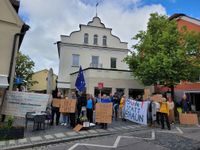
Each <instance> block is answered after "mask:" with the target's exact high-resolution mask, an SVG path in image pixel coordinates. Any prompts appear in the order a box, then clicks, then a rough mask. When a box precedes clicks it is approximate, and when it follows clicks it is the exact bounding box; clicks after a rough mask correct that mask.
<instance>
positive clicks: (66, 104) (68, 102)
mask: <svg viewBox="0 0 200 150" xmlns="http://www.w3.org/2000/svg"><path fill="white" fill-rule="evenodd" d="M59 111H60V112H62V113H75V111H76V100H75V99H62V100H61V101H60V110H59Z"/></svg>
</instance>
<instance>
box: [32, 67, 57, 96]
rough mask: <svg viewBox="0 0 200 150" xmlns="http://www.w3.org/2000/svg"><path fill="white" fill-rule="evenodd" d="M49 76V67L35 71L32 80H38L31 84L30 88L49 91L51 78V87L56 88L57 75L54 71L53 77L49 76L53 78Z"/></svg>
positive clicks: (42, 91)
mask: <svg viewBox="0 0 200 150" xmlns="http://www.w3.org/2000/svg"><path fill="white" fill-rule="evenodd" d="M48 77H49V70H48V69H44V70H40V71H37V72H35V73H34V74H33V76H32V80H33V81H36V82H37V83H36V84H34V85H33V86H31V87H30V89H29V90H30V91H33V92H38V93H47V89H48V81H49V80H50V81H49V82H52V83H50V86H51V89H52V90H55V88H56V79H57V75H55V74H53V73H52V77H49V78H51V79H48Z"/></svg>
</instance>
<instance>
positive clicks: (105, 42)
mask: <svg viewBox="0 0 200 150" xmlns="http://www.w3.org/2000/svg"><path fill="white" fill-rule="evenodd" d="M106 45H107V36H103V46H106Z"/></svg>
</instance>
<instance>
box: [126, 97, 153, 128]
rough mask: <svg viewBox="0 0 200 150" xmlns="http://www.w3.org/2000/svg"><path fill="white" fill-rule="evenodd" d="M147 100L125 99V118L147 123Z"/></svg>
mask: <svg viewBox="0 0 200 150" xmlns="http://www.w3.org/2000/svg"><path fill="white" fill-rule="evenodd" d="M148 105H149V103H148V102H139V101H135V100H130V99H127V100H126V103H125V110H124V111H125V119H128V120H130V121H133V122H136V123H139V124H144V125H147V109H148Z"/></svg>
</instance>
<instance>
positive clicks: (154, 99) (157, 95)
mask: <svg viewBox="0 0 200 150" xmlns="http://www.w3.org/2000/svg"><path fill="white" fill-rule="evenodd" d="M150 99H151V100H152V101H157V102H159V101H161V99H162V94H156V95H153V96H151V97H150Z"/></svg>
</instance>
